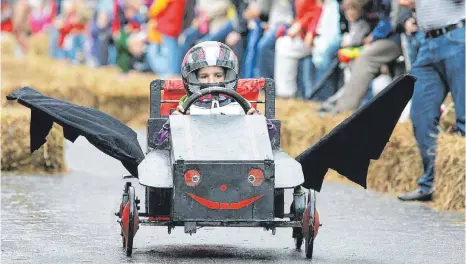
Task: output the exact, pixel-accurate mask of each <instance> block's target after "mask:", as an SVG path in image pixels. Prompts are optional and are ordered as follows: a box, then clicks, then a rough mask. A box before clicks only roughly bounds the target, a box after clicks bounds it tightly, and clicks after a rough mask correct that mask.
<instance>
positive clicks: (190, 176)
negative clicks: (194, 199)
mask: <svg viewBox="0 0 466 264" xmlns="http://www.w3.org/2000/svg"><path fill="white" fill-rule="evenodd" d="M184 180H185V181H186V185H188V186H196V185H198V184H199V182H200V181H201V173H200V172H199V171H197V170H188V171H187V172H185V174H184Z"/></svg>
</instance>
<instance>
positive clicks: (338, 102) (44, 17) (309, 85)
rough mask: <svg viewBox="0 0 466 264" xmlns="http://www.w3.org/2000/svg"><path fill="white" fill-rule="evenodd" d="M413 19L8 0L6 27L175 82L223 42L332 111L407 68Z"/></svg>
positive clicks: (252, 74)
mask: <svg viewBox="0 0 466 264" xmlns="http://www.w3.org/2000/svg"><path fill="white" fill-rule="evenodd" d="M408 18H412V16H411V13H410V12H409V9H406V8H405V10H402V9H401V8H400V7H399V5H398V2H397V1H388V0H375V1H369V0H343V1H337V0H249V1H247V0H2V31H9V32H12V31H14V32H15V34H16V35H17V39H18V40H19V43H21V40H23V42H25V41H24V40H25V39H26V38H27V37H28V36H30V35H34V34H38V33H45V34H47V35H48V37H49V38H48V39H49V42H50V43H49V53H50V56H52V57H54V58H56V59H64V60H69V61H70V62H72V63H76V64H77V63H79V64H83V63H84V64H87V65H89V66H90V67H100V66H105V65H116V66H118V67H119V68H120V69H121V70H122V71H123V72H129V71H131V70H135V71H141V72H153V73H155V74H157V75H158V76H160V78H171V77H174V76H178V75H179V74H180V64H181V60H182V57H183V55H184V54H185V53H186V52H187V51H188V50H189V48H191V47H192V46H193V45H195V44H196V43H199V42H202V41H209V40H215V41H220V42H224V43H226V44H227V45H229V46H230V47H231V48H233V50H234V51H235V53H236V54H237V55H238V57H239V59H240V63H241V64H240V65H241V76H240V77H241V78H257V77H268V78H273V79H275V81H276V92H277V96H279V97H287V98H290V97H301V98H305V99H311V96H312V99H313V100H316V101H324V102H325V103H324V104H323V108H322V110H329V111H332V110H335V109H334V108H338V111H340V110H341V111H344V110H348V109H349V108H354V107H355V106H356V105H358V104H360V103H363V102H365V101H367V100H365V99H367V98H370V96H371V95H373V94H374V93H373V92H374V91H375V92H378V91H380V90H381V88H383V87H385V86H386V84H387V83H389V82H390V81H391V80H392V78H393V75H394V74H399V73H400V71H399V70H398V71H396V70H395V69H401V70H403V68H404V63H399V62H398V63H397V59H398V60H399V59H400V58H403V56H401V55H402V48H401V42H400V34H403V33H404V34H406V35H410V34H411V33H413V32H415V31H416V29H414V30H413V29H412V27H411V28H409V27H408V28H406V27H404V22H405V21H406V20H407V19H408ZM13 24H15V25H17V26H16V27H15V28H13ZM20 47H21V46H20ZM24 49H26V47H23V49H19V52H21V51H24ZM364 50H365V51H364ZM364 53H370V58H368V59H365V60H363V62H361V63H356V62H357V61H353V60H354V59H355V58H356V57H357V56H358V55H359V54H364ZM410 54H413V52H410ZM404 59H405V60H406V58H404ZM410 60H413V58H412V57H411V58H410ZM336 62H338V63H336ZM400 67H401V68H400ZM351 68H355V69H354V70H350V69H351ZM328 74H331V75H328ZM351 76H353V77H351ZM322 77H326V78H322ZM340 77H341V78H340ZM324 79H325V80H326V81H325V82H324V83H322V85H319V89H318V90H317V91H316V90H315V89H314V88H315V85H316V84H317V83H318V82H319V81H322V80H324ZM343 83H344V85H343ZM342 86H343V87H342ZM340 88H343V89H340ZM337 91H339V93H337ZM344 91H347V92H344ZM332 95H333V97H331V96H332Z"/></svg>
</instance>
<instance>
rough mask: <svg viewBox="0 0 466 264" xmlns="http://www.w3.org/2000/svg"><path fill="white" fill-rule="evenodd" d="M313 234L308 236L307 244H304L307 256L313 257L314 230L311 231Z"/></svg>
mask: <svg viewBox="0 0 466 264" xmlns="http://www.w3.org/2000/svg"><path fill="white" fill-rule="evenodd" d="M309 233H312V235H310V236H308V237H306V239H305V240H306V241H305V242H306V244H304V251H305V253H306V258H308V259H312V251H313V250H314V231H311V232H309Z"/></svg>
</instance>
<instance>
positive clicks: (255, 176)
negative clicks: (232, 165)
mask: <svg viewBox="0 0 466 264" xmlns="http://www.w3.org/2000/svg"><path fill="white" fill-rule="evenodd" d="M248 181H249V182H250V183H251V184H252V185H254V186H258V185H261V184H262V182H263V181H264V172H262V171H261V170H260V169H252V170H251V171H250V172H249V174H248Z"/></svg>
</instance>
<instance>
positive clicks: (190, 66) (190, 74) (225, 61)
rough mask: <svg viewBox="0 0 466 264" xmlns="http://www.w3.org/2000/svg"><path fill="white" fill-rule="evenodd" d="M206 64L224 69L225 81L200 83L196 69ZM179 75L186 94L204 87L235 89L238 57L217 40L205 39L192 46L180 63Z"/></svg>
mask: <svg viewBox="0 0 466 264" xmlns="http://www.w3.org/2000/svg"><path fill="white" fill-rule="evenodd" d="M208 66H219V67H222V68H223V69H224V70H225V81H224V82H221V83H210V84H204V83H200V82H199V80H198V78H197V71H198V70H199V69H201V68H204V67H208ZM181 77H182V79H183V84H184V87H185V89H186V92H187V94H188V96H190V95H192V94H193V93H194V92H196V91H199V90H200V89H203V88H206V87H225V88H228V89H232V90H236V87H237V85H238V78H239V66H238V58H237V57H236V55H235V53H234V52H233V51H232V50H231V49H230V47H228V46H227V45H225V44H223V43H221V42H217V41H205V42H201V43H199V44H197V45H195V46H194V47H192V48H191V49H190V50H189V51H188V52H187V53H186V55H185V56H184V59H183V62H182V63H181Z"/></svg>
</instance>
